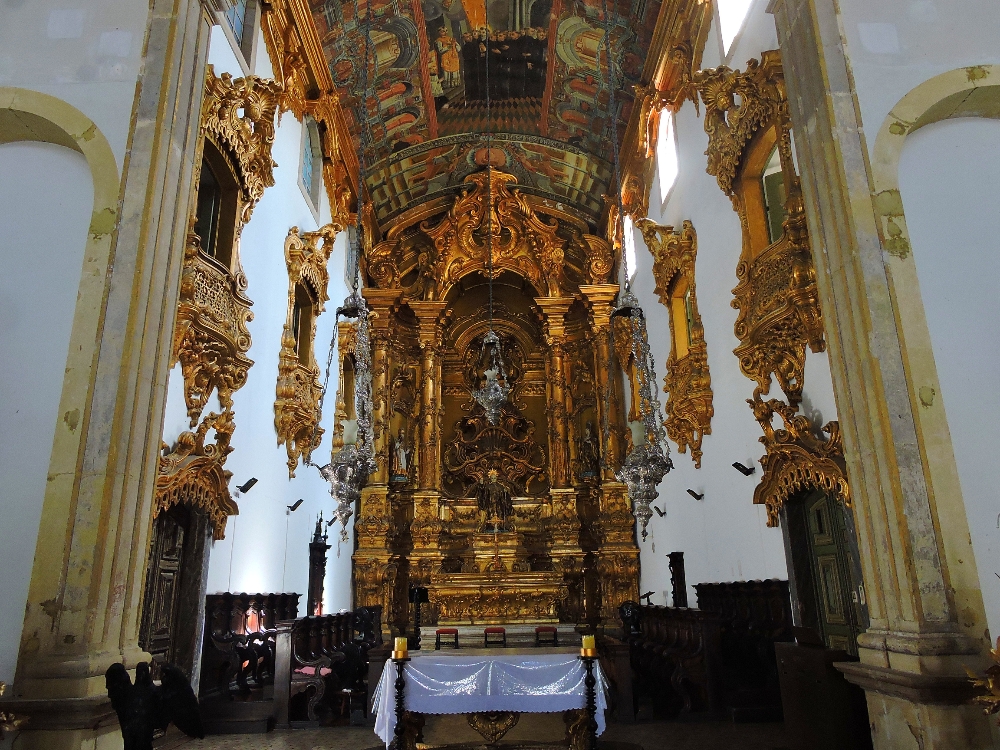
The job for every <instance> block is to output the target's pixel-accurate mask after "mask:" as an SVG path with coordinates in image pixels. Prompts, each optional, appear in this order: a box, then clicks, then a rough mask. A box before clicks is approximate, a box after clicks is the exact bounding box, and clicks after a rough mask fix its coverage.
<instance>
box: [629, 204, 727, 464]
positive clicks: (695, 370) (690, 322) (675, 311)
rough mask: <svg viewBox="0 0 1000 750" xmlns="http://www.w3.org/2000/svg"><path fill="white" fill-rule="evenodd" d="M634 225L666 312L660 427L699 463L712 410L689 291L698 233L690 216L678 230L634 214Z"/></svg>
mask: <svg viewBox="0 0 1000 750" xmlns="http://www.w3.org/2000/svg"><path fill="white" fill-rule="evenodd" d="M636 226H637V227H639V231H641V232H642V238H643V239H644V240H645V242H646V246H647V247H648V248H649V251H650V252H651V253H652V254H653V278H654V279H655V280H656V289H655V292H656V294H657V295H658V296H659V298H660V302H661V303H662V304H663V306H664V307H666V308H667V310H668V311H669V314H670V315H669V319H670V355H669V356H668V357H667V374H666V376H665V377H664V378H663V390H664V391H665V392H666V393H667V403H666V407H665V411H666V415H667V418H666V420H665V422H664V427H665V428H666V430H667V436H668V437H669V438H670V439H671V440H673V441H674V442H675V443H676V444H677V450H679V451H680V452H681V453H686V452H687V449H688V447H689V446H690V448H691V458H692V460H693V461H694V465H695V467H697V468H701V456H702V452H701V441H702V437H703V436H704V435H708V434H711V432H712V415H713V414H714V413H715V410H714V407H713V406H712V395H713V394H712V376H711V374H710V373H709V370H708V347H707V345H706V344H705V327H704V326H703V325H702V323H701V314H700V313H699V312H698V297H697V294H696V292H695V260H696V257H697V254H698V237H697V235H696V234H695V231H694V225H692V224H691V222H690V221H685V222H684V225H683V227H682V228H681V230H680V231H679V232H675V231H674V228H673V227H670V226H661V225H659V224H655V223H653V222H652V221H650V220H649V219H640V220H639V221H638V222H636Z"/></svg>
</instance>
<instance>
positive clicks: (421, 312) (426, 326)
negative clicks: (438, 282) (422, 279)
mask: <svg viewBox="0 0 1000 750" xmlns="http://www.w3.org/2000/svg"><path fill="white" fill-rule="evenodd" d="M406 304H407V305H408V306H409V308H410V309H411V310H413V314H414V315H416V316H417V320H418V321H419V323H420V346H421V348H425V347H426V346H427V345H428V344H430V345H436V344H437V340H438V337H439V336H440V332H441V326H442V324H443V323H444V320H443V317H442V316H443V315H444V312H445V309H446V308H447V307H448V303H447V302H444V301H441V300H430V301H427V300H410V301H409V302H407V303H406Z"/></svg>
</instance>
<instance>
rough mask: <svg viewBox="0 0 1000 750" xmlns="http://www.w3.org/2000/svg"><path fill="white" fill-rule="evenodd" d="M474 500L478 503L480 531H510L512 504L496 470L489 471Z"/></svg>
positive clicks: (508, 492)
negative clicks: (509, 522)
mask: <svg viewBox="0 0 1000 750" xmlns="http://www.w3.org/2000/svg"><path fill="white" fill-rule="evenodd" d="M476 499H477V500H478V501H479V529H480V531H488V532H490V533H493V532H497V531H510V529H509V528H508V521H509V519H510V517H511V515H513V512H514V504H513V502H512V501H511V496H510V491H509V490H508V489H507V487H506V486H505V485H504V484H503V482H500V481H499V473H498V472H497V470H496V469H490V470H489V473H488V474H487V475H486V481H485V482H483V483H482V484H480V486H479V492H478V493H477V497H476Z"/></svg>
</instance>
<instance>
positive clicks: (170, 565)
mask: <svg viewBox="0 0 1000 750" xmlns="http://www.w3.org/2000/svg"><path fill="white" fill-rule="evenodd" d="M188 515H189V514H188V513H187V512H186V509H185V508H183V507H180V506H174V507H172V508H170V509H169V510H167V511H165V512H163V513H160V515H159V516H157V518H156V520H155V521H154V522H153V541H152V544H151V545H150V550H149V564H148V566H147V568H146V591H145V596H144V598H143V612H142V626H141V630H140V640H139V644H140V645H141V646H142V647H143V648H144V649H145V650H146V651H147V652H149V653H150V654H151V655H152V656H153V659H154V661H156V662H165V661H173V658H174V655H173V645H174V644H173V640H174V635H175V627H174V623H175V621H176V616H177V603H178V599H179V597H180V591H181V576H182V575H183V573H184V538H185V535H186V533H187V522H188Z"/></svg>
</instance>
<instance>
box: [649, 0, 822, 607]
mask: <svg viewBox="0 0 1000 750" xmlns="http://www.w3.org/2000/svg"><path fill="white" fill-rule="evenodd" d="M765 5H766V3H765V2H763V1H755V2H754V4H753V5H752V7H751V9H750V12H749V14H748V17H747V20H746V22H745V24H744V27H743V29H742V30H741V32H740V34H739V35H738V36H737V38H736V40H735V41H734V43H733V45H732V47H731V49H730V50H729V54H728V56H727V58H726V60H728V61H729V62H728V64H730V65H731V66H732V67H735V68H743V67H744V66H745V62H746V60H748V59H749V58H754V57H755V58H759V57H760V54H761V52H763V51H764V50H768V49H776V48H777V35H776V31H775V28H774V22H773V18H772V17H771V16H770V15H767V14H766V13H765V12H764V7H765ZM723 62H724V59H723V56H722V54H721V40H720V37H719V35H718V34H717V31H716V25H715V24H714V23H713V28H712V30H711V33H710V34H709V41H708V44H707V46H706V50H705V55H704V61H703V67H704V68H710V67H714V66H716V65H719V64H722V63H723ZM675 132H676V137H677V143H678V177H677V181H676V182H675V183H674V186H673V188H672V190H671V192H670V194H669V195H668V197H667V201H666V202H665V203H664V204H663V205H659V203H660V202H659V200H658V199H659V196H660V186H659V184H658V181H657V180H658V177H657V178H656V179H655V180H654V184H653V186H652V189H651V190H650V196H651V204H653V205H651V207H650V211H649V218H650V219H652V220H653V221H656V222H657V223H661V224H670V225H673V226H675V227H678V228H679V227H680V225H681V223H682V222H683V221H684V220H685V219H690V220H691V221H692V222H693V223H694V227H695V230H696V232H697V234H698V257H697V263H696V269H695V280H696V284H697V295H698V310H699V312H700V314H701V318H702V323H703V324H704V326H705V340H706V343H707V345H708V362H709V369H710V371H711V375H712V389H713V392H714V407H715V415H714V417H713V419H712V434H711V435H706V436H705V438H704V441H703V443H702V450H703V452H704V455H703V457H702V467H701V468H700V469H696V468H695V466H694V462H693V461H692V460H691V458H690V455H689V454H679V453H678V452H677V450H676V445H674V444H673V443H671V451H672V457H673V461H674V465H675V468H674V470H673V471H672V472H670V473H669V474H668V475H667V476H666V477H665V478H664V480H663V482H662V483H661V485H660V499H659V500H658V501H657V502H656V503H655V505H657V506H659V507H660V509H661V510H665V511H666V516H664V517H660V516H659V515H658V514H654V516H653V518H652V519H651V520H650V522H649V530H650V538H649V539H648V540H647V541H646V542H645V543H643V544H641V557H640V561H641V568H642V581H641V586H642V591H650V590H652V591H654V592H656V593H655V595H654V596H653V598H652V602H653V603H654V604H657V603H667V604H669V603H670V597H669V589H670V572H669V568H668V565H667V558H666V554H667V553H668V552H673V551H676V550H680V551H683V552H684V559H685V567H686V573H687V582H688V586H689V592H688V599H689V603H690V605H691V606H695V604H696V601H697V599H696V596H695V592H694V590H693V588H691V587H693V585H694V584H696V583H702V582H714V581H735V580H752V579H759V578H781V579H787V577H788V571H787V567H786V564H785V554H784V546H783V542H782V536H781V530H780V529H778V528H768V527H767V525H766V521H767V513H766V511H765V509H764V508H763V506H757V505H754V504H753V491H754V488H755V487H756V485H757V482H758V481H759V480H760V473H761V469H760V465H759V464H758V459H759V458H760V457H761V456H762V455H763V447H762V446H761V445H760V443H759V442H758V441H759V438H760V436H761V429H760V426H759V425H758V424H757V422H756V421H755V420H754V418H753V414H752V413H751V411H750V408H749V406H748V405H747V403H746V400H747V399H748V398H750V397H752V395H753V390H754V382H753V381H751V380H749V379H748V378H747V377H745V376H744V375H743V374H742V373H741V372H740V369H739V363H738V360H737V359H736V356H735V355H734V354H733V349H734V348H735V347H736V346H737V345H738V343H739V341H738V340H737V339H736V337H735V335H734V334H733V324H734V322H735V320H736V313H737V311H736V310H735V309H733V308H732V306H731V305H730V302H731V301H732V299H733V294H732V290H733V287H735V286H736V283H737V279H736V265H737V262H738V259H739V256H740V252H741V249H742V231H741V228H740V222H739V217H738V216H737V215H736V212H735V211H734V210H733V207H732V203H731V201H730V200H729V198H728V197H726V195H725V194H723V192H722V191H721V190H720V189H719V186H718V183H717V182H716V180H715V178H714V177H712V176H711V175H709V174H707V173H706V172H705V166H706V157H705V150H706V148H707V147H708V136H707V135H706V134H705V130H704V121H703V119H702V117H700V116H698V115H697V114H696V113H695V110H694V107H693V106H692V105H691V104H690V102H688V103H685V104H684V106H683V107H682V109H681V110H680V112H679V113H678V114H677V117H676V123H675ZM636 242H637V246H638V253H637V256H638V273H637V275H636V281H635V291H636V293H637V294H638V296H639V299H640V301H641V303H642V305H643V309H644V311H645V313H646V316H647V321H648V322H647V325H648V330H649V337H650V345H651V348H652V352H653V356H654V359H655V362H656V375H657V378H658V382H659V385H660V386H661V388H662V384H663V375H664V373H665V365H666V360H667V356H668V354H669V352H670V332H669V331H670V323H669V317H668V314H667V309H666V308H665V307H664V306H663V305H662V304H660V302H659V300H658V299H657V297H656V295H654V293H653V289H654V286H655V281H654V279H653V277H652V265H653V259H652V256H651V255H650V253H649V252H648V251H647V250H646V248H645V245H644V243H643V240H642V237H641V235H640V234H639V233H638V232H637V233H636ZM772 393H774V394H775V395H777V396H779V397H780V395H781V394H780V388H779V387H778V385H777V384H776V383H775V385H774V386H773V388H772ZM660 398H661V401H662V402H663V403H665V402H666V395H665V394H662V391H661V396H660ZM803 410H804V411H805V412H806V413H807V414H809V415H810V416H811V417H812V418H814V419H816V420H817V421H818V424H820V425H822V424H825V423H826V422H827V421H830V420H833V419H836V407H835V404H834V400H833V388H832V383H831V379H830V370H829V363H828V360H827V357H826V354H825V353H822V354H813V353H811V352H810V353H809V354H808V355H807V359H806V375H805V389H804V397H803ZM734 461H739V462H740V463H742V464H744V465H746V466H754V467H756V469H757V472H756V473H755V474H754V475H752V476H749V477H745V476H743V475H742V474H741V473H739V472H738V471H737V470H736V469H734V468H733V467H732V464H733V462H734ZM688 489H692V490H694V491H695V492H697V493H699V494H702V493H704V499H702V500H695V499H694V498H693V497H691V496H690V495H689V494H688V493H687V490H688Z"/></svg>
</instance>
